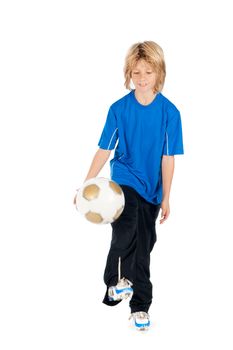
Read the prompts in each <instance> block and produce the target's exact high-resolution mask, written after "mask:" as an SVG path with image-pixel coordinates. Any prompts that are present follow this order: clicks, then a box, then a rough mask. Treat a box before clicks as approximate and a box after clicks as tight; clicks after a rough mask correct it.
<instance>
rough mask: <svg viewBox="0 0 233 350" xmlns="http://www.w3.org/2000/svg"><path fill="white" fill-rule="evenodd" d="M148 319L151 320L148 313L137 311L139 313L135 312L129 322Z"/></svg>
mask: <svg viewBox="0 0 233 350" xmlns="http://www.w3.org/2000/svg"><path fill="white" fill-rule="evenodd" d="M132 317H133V318H134V319H135V318H147V319H148V320H149V315H148V313H147V312H144V311H137V312H133V313H132V314H131V315H130V317H129V320H130V319H131V318H132Z"/></svg>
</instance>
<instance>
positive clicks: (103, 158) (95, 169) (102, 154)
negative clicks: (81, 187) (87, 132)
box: [73, 148, 111, 205]
mask: <svg viewBox="0 0 233 350" xmlns="http://www.w3.org/2000/svg"><path fill="white" fill-rule="evenodd" d="M110 153H111V150H105V149H102V148H99V149H98V150H97V152H96V154H95V155H94V158H93V160H92V163H91V166H90V169H89V171H88V173H87V176H86V178H85V180H84V182H85V181H87V180H89V179H91V178H92V177H96V176H97V175H98V174H99V172H100V170H101V169H102V168H103V166H104V164H105V163H106V162H107V160H108V158H109V156H110ZM76 198H77V193H76V195H75V197H74V200H73V204H74V205H75V204H76Z"/></svg>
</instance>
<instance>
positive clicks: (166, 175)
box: [160, 155, 175, 224]
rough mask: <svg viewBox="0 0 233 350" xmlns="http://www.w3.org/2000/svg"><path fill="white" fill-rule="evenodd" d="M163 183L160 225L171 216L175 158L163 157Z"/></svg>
mask: <svg viewBox="0 0 233 350" xmlns="http://www.w3.org/2000/svg"><path fill="white" fill-rule="evenodd" d="M161 166H162V181H163V198H162V203H161V209H162V213H161V220H160V224H162V223H163V222H164V221H165V220H167V218H168V216H169V214H170V207H169V197H170V190H171V184H172V178H173V173H174V167H175V158H174V156H165V155H164V156H163V158H162V165H161Z"/></svg>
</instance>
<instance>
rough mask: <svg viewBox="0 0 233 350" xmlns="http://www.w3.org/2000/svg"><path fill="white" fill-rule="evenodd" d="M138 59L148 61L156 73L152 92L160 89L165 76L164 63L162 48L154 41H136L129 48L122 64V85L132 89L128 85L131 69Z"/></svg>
mask: <svg viewBox="0 0 233 350" xmlns="http://www.w3.org/2000/svg"><path fill="white" fill-rule="evenodd" d="M140 59H143V60H145V61H146V62H147V63H149V64H150V65H151V67H152V69H153V70H154V71H155V72H156V74H157V79H156V83H155V86H154V93H156V92H159V91H162V89H163V85H164V81H165V76H166V65H165V61H164V54H163V50H162V48H161V47H160V46H159V45H158V44H156V43H155V42H154V41H143V42H138V43H136V44H133V45H132V46H131V47H130V48H129V50H128V52H127V55H126V57H125V65H124V76H125V83H124V85H125V87H126V89H128V90H132V88H131V87H130V80H131V75H132V70H133V68H134V67H135V65H136V64H137V62H138V61H139V60H140Z"/></svg>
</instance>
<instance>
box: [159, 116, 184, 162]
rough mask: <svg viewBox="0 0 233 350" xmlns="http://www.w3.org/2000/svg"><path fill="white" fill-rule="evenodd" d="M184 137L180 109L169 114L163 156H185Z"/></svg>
mask: <svg viewBox="0 0 233 350" xmlns="http://www.w3.org/2000/svg"><path fill="white" fill-rule="evenodd" d="M183 153H184V148H183V136H182V124H181V117H180V112H179V111H178V109H172V111H170V112H169V113H168V118H167V125H166V132H165V140H164V147H163V155H167V156H172V155H175V154H183Z"/></svg>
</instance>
